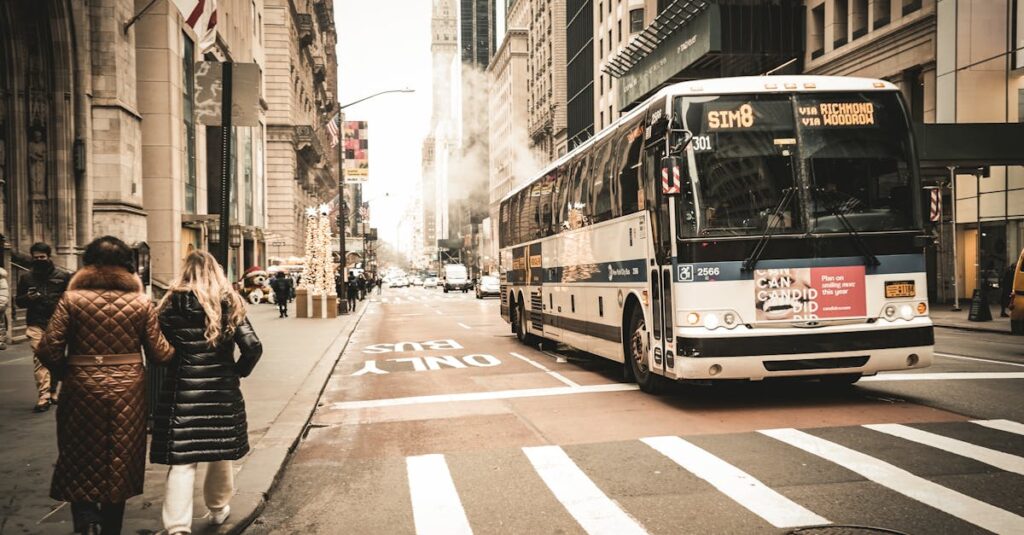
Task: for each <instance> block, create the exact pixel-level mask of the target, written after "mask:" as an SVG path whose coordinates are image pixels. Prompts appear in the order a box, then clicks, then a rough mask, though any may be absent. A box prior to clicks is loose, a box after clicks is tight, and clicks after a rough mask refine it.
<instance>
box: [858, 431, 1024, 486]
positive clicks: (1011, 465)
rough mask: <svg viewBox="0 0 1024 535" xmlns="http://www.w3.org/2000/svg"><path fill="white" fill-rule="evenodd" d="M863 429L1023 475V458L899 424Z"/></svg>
mask: <svg viewBox="0 0 1024 535" xmlns="http://www.w3.org/2000/svg"><path fill="white" fill-rule="evenodd" d="M864 427H866V428H868V429H872V430H875V431H878V432H880V433H886V434H888V435H892V436H894V437H899V438H903V439H906V440H909V441H911V442H917V443H918V444H924V445H925V446H931V447H933V448H938V449H940V450H945V451H948V452H950V453H955V454H957V455H959V456H961V457H967V458H969V459H974V460H975V461H978V462H982V463H985V464H987V465H990V466H994V467H996V468H998V469H1000V470H1005V471H1007V472H1013V473H1014V474H1020V475H1024V458H1021V457H1018V456H1016V455H1011V454H1009V453H1005V452H1002V451H998V450H993V449H991V448H986V447H983V446H976V445H974V444H971V443H969V442H964V441H962V440H957V439H954V438H949V437H944V436H942V435H937V434H935V433H929V432H928V431H922V430H920V429H915V428H913V427H908V426H905V425H900V424H872V425H865V426H864Z"/></svg>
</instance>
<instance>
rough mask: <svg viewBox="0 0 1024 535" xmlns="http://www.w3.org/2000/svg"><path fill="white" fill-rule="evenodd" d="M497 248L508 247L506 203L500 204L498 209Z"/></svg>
mask: <svg viewBox="0 0 1024 535" xmlns="http://www.w3.org/2000/svg"><path fill="white" fill-rule="evenodd" d="M498 221H499V222H500V223H499V225H498V248H499V249H504V248H505V247H508V201H505V202H503V203H501V206H500V207H499V208H498Z"/></svg>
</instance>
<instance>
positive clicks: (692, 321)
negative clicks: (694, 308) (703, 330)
mask: <svg viewBox="0 0 1024 535" xmlns="http://www.w3.org/2000/svg"><path fill="white" fill-rule="evenodd" d="M686 323H687V324H688V325H697V324H698V323H700V314H698V313H696V312H690V313H689V314H687V315H686Z"/></svg>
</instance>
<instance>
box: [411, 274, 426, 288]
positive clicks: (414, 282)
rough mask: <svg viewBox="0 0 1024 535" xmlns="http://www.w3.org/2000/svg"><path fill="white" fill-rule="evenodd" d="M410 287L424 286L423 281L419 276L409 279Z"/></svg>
mask: <svg viewBox="0 0 1024 535" xmlns="http://www.w3.org/2000/svg"><path fill="white" fill-rule="evenodd" d="M409 285H410V286H423V279H421V278H419V276H417V275H413V276H412V277H409Z"/></svg>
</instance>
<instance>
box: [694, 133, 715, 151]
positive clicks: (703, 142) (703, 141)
mask: <svg viewBox="0 0 1024 535" xmlns="http://www.w3.org/2000/svg"><path fill="white" fill-rule="evenodd" d="M691 143H692V144H693V152H710V151H713V150H715V149H714V148H713V147H712V146H711V136H694V138H693V141H692V142H691Z"/></svg>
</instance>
